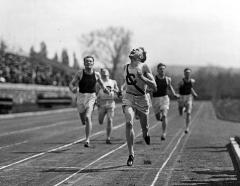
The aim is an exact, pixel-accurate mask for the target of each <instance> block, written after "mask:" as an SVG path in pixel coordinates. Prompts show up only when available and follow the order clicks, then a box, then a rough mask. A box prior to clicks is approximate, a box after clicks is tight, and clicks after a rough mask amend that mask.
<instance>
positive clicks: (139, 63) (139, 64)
mask: <svg viewBox="0 0 240 186" xmlns="http://www.w3.org/2000/svg"><path fill="white" fill-rule="evenodd" d="M129 58H130V60H131V62H130V63H129V64H127V65H125V67H124V78H125V82H124V84H125V88H126V93H125V94H124V96H123V99H122V102H123V112H124V114H125V119H126V138H127V145H128V151H129V158H128V160H127V165H128V166H132V164H133V161H134V150H133V144H134V130H133V120H134V114H135V113H136V112H137V114H138V115H139V119H140V123H141V127H142V132H143V138H144V140H145V142H146V143H147V144H148V145H149V144H150V136H149V134H148V127H149V126H148V116H149V99H148V97H147V94H146V89H147V87H148V86H149V87H150V88H152V89H154V90H156V82H155V80H154V77H153V75H152V72H151V70H150V68H149V67H148V65H147V64H146V63H144V62H145V60H146V52H145V50H144V48H142V47H139V48H136V49H133V50H132V51H131V53H130V55H129Z"/></svg>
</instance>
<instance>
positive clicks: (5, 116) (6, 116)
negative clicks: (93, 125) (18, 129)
mask: <svg viewBox="0 0 240 186" xmlns="http://www.w3.org/2000/svg"><path fill="white" fill-rule="evenodd" d="M120 106H121V105H118V104H116V108H118V107H120ZM73 111H76V112H77V108H64V109H56V110H47V111H36V112H23V113H13V114H2V115H0V119H14V118H21V117H28V116H43V115H50V114H58V113H66V112H73Z"/></svg>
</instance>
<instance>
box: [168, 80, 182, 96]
mask: <svg viewBox="0 0 240 186" xmlns="http://www.w3.org/2000/svg"><path fill="white" fill-rule="evenodd" d="M168 87H169V89H170V90H171V92H172V94H173V95H174V97H176V98H179V94H177V93H176V91H175V90H174V88H173V86H172V79H171V78H168Z"/></svg>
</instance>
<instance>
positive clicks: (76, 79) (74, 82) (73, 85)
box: [69, 70, 82, 94]
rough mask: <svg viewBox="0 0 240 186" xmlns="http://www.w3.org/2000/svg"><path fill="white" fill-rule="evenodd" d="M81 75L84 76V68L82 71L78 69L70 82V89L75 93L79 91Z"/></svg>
mask: <svg viewBox="0 0 240 186" xmlns="http://www.w3.org/2000/svg"><path fill="white" fill-rule="evenodd" d="M81 77H82V70H81V71H78V72H77V73H76V74H75V75H74V77H73V79H72V81H71V82H70V83H69V89H70V91H71V92H72V93H74V94H76V93H77V89H78V87H77V85H78V83H79V81H80V80H81Z"/></svg>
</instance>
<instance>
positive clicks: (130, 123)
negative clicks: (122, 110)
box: [126, 122, 133, 130]
mask: <svg viewBox="0 0 240 186" xmlns="http://www.w3.org/2000/svg"><path fill="white" fill-rule="evenodd" d="M132 128H133V123H132V122H127V123H126V129H130V130H131V129H132Z"/></svg>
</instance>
